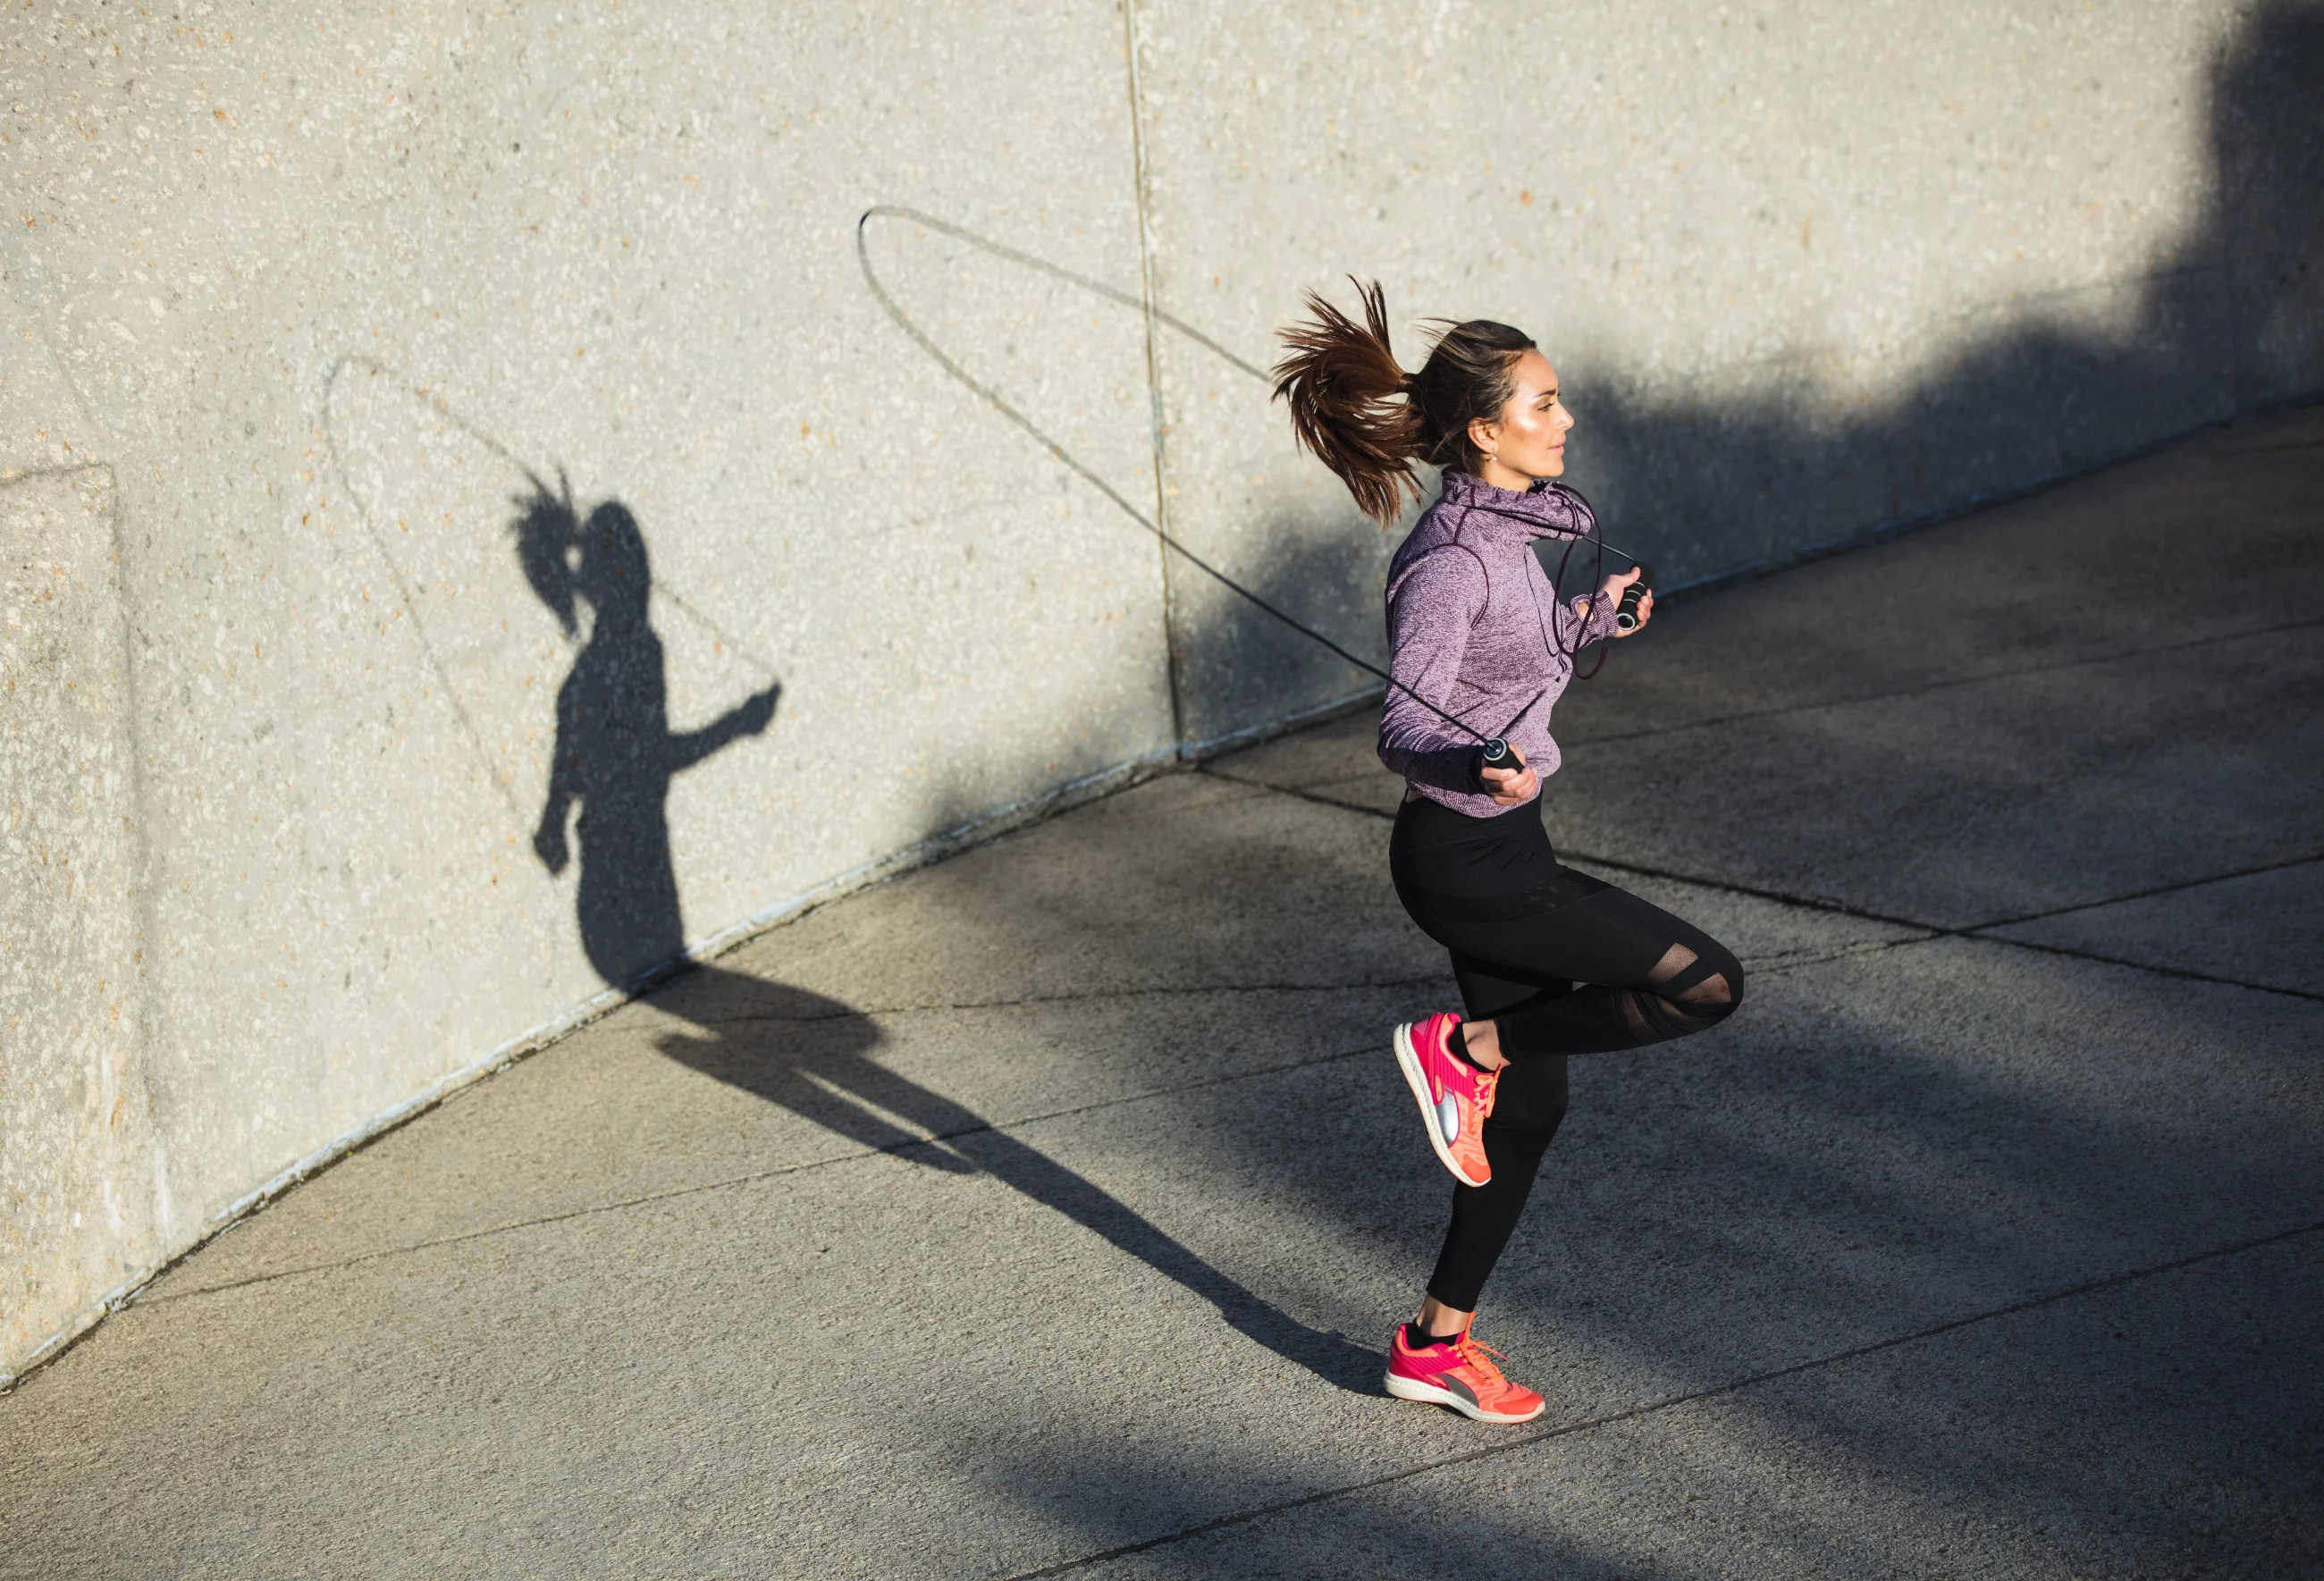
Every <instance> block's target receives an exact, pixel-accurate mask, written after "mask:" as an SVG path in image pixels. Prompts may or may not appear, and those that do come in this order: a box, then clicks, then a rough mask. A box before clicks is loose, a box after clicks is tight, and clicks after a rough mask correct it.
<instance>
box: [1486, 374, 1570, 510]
mask: <svg viewBox="0 0 2324 1581" xmlns="http://www.w3.org/2000/svg"><path fill="white" fill-rule="evenodd" d="M1510 377H1511V380H1512V381H1513V383H1514V385H1515V388H1514V390H1513V391H1511V393H1510V395H1509V402H1508V405H1507V406H1505V407H1503V408H1502V409H1501V415H1500V417H1499V418H1498V419H1497V420H1494V421H1490V422H1488V421H1486V420H1485V419H1483V418H1479V419H1478V420H1477V421H1475V422H1473V423H1471V424H1470V425H1469V439H1470V442H1471V444H1473V445H1475V446H1476V447H1477V449H1478V452H1479V453H1480V455H1483V456H1484V457H1485V466H1486V468H1487V471H1488V475H1487V477H1486V480H1485V481H1486V482H1487V483H1496V482H1499V480H1497V479H1495V478H1493V477H1492V476H1491V475H1489V474H1490V471H1491V469H1492V468H1494V467H1495V466H1496V465H1498V466H1499V468H1500V469H1501V470H1503V471H1504V472H1507V473H1514V474H1516V475H1517V477H1519V478H1522V479H1525V480H1526V481H1527V482H1530V481H1531V480H1533V479H1535V478H1554V477H1556V476H1559V475H1560V474H1561V473H1563V472H1564V471H1565V431H1566V430H1567V429H1568V428H1571V427H1573V414H1572V412H1569V411H1567V410H1566V409H1565V403H1564V401H1563V400H1560V399H1559V398H1558V391H1557V370H1556V369H1554V368H1553V367H1551V366H1550V365H1549V359H1548V358H1547V357H1545V356H1543V355H1542V354H1540V353H1539V352H1537V351H1535V352H1527V353H1526V354H1524V355H1523V356H1521V357H1519V358H1518V359H1517V365H1516V366H1515V367H1513V368H1512V369H1511V370H1510ZM1502 486H1504V487H1507V486H1509V485H1508V484H1507V483H1503V484H1502ZM1518 486H1520V487H1521V486H1522V485H1521V484H1520V485H1518Z"/></svg>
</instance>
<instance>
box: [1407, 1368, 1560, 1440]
mask: <svg viewBox="0 0 2324 1581" xmlns="http://www.w3.org/2000/svg"><path fill="white" fill-rule="evenodd" d="M1388 1393H1391V1394H1393V1395H1395V1396H1396V1397H1397V1399H1398V1400H1417V1401H1419V1402H1422V1403H1423V1404H1425V1405H1449V1406H1451V1407H1452V1409H1453V1410H1455V1411H1459V1412H1460V1413H1461V1414H1462V1416H1465V1417H1467V1418H1468V1419H1469V1420H1471V1421H1481V1422H1491V1423H1492V1424H1494V1425H1495V1426H1497V1427H1515V1426H1516V1425H1517V1423H1519V1422H1527V1421H1531V1420H1533V1419H1534V1418H1535V1417H1537V1416H1539V1415H1540V1414H1541V1413H1542V1412H1543V1411H1546V1410H1547V1409H1548V1408H1549V1402H1548V1401H1546V1400H1545V1401H1543V1402H1541V1403H1540V1404H1539V1405H1536V1406H1535V1407H1534V1408H1533V1409H1532V1410H1531V1411H1526V1413H1525V1414H1524V1415H1523V1416H1511V1415H1509V1414H1508V1412H1506V1411H1487V1410H1486V1409H1485V1408H1484V1407H1483V1406H1481V1405H1471V1404H1470V1403H1469V1402H1467V1401H1466V1400H1463V1399H1462V1398H1461V1396H1459V1395H1458V1394H1455V1393H1452V1390H1450V1389H1440V1388H1438V1387H1437V1386H1436V1385H1435V1384H1434V1383H1422V1382H1421V1381H1420V1380H1419V1379H1417V1378H1407V1377H1406V1376H1404V1375H1403V1374H1400V1373H1390V1374H1388Z"/></svg>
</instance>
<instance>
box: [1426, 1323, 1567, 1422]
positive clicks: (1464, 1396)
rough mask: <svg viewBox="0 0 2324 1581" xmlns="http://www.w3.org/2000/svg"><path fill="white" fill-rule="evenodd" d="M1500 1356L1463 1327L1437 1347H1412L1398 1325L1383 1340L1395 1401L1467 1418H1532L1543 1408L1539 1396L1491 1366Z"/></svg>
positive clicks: (1503, 1420) (1477, 1419)
mask: <svg viewBox="0 0 2324 1581" xmlns="http://www.w3.org/2000/svg"><path fill="white" fill-rule="evenodd" d="M1499 1356H1500V1352H1499V1351H1497V1350H1495V1349H1493V1348H1492V1347H1490V1346H1488V1345H1480V1344H1478V1343H1477V1342H1476V1341H1475V1340H1474V1339H1472V1338H1471V1337H1469V1331H1468V1330H1467V1329H1465V1328H1464V1329H1462V1331H1461V1332H1460V1333H1458V1334H1456V1335H1454V1336H1453V1337H1452V1338H1450V1339H1448V1340H1445V1341H1444V1342H1443V1343H1442V1344H1439V1345H1417V1346H1416V1345H1413V1344H1411V1343H1410V1342H1409V1339H1408V1337H1407V1336H1406V1326H1405V1325H1404V1324H1402V1323H1398V1324H1397V1326H1396V1337H1395V1338H1394V1339H1392V1340H1390V1341H1389V1342H1388V1393H1391V1394H1393V1395H1395V1396H1396V1397H1397V1399H1398V1400H1425V1401H1427V1402H1429V1403H1430V1404H1432V1405H1449V1406H1451V1407H1452V1409H1453V1410H1455V1411H1459V1412H1460V1413H1461V1414H1462V1416H1465V1417H1467V1418H1469V1419H1470V1420H1472V1421H1490V1422H1521V1421H1531V1420H1533V1419H1534V1418H1535V1417H1537V1416H1539V1415H1540V1414H1541V1412H1542V1406H1543V1403H1544V1402H1543V1401H1542V1398H1541V1396H1540V1395H1538V1394H1536V1393H1534V1392H1533V1391H1532V1390H1530V1389H1528V1388H1526V1386H1525V1385H1524V1384H1522V1383H1510V1382H1509V1381H1508V1379H1507V1378H1505V1377H1503V1376H1502V1375H1501V1369H1500V1368H1499V1367H1498V1366H1496V1365H1493V1364H1494V1361H1495V1358H1497V1357H1499Z"/></svg>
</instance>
